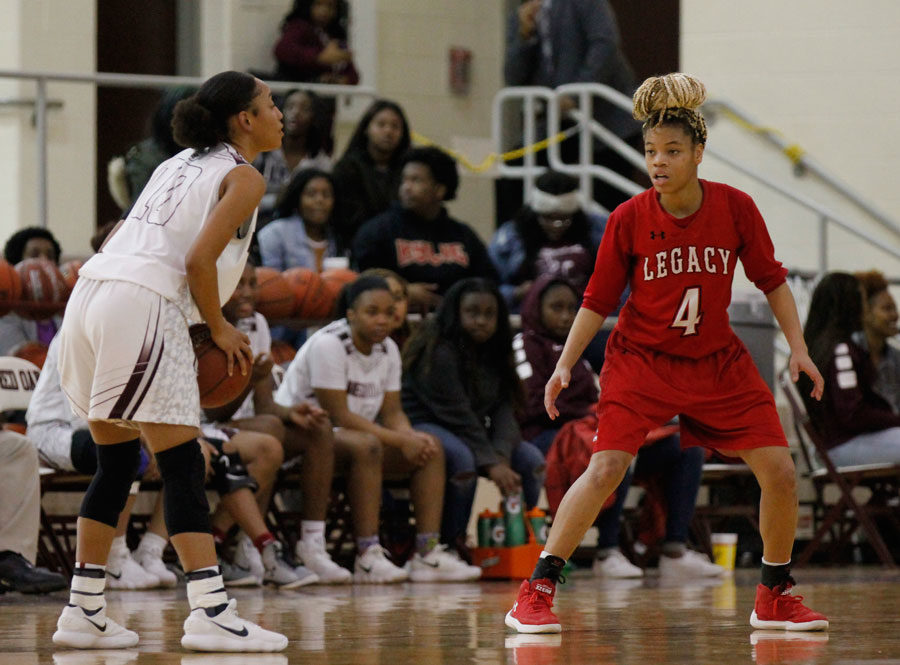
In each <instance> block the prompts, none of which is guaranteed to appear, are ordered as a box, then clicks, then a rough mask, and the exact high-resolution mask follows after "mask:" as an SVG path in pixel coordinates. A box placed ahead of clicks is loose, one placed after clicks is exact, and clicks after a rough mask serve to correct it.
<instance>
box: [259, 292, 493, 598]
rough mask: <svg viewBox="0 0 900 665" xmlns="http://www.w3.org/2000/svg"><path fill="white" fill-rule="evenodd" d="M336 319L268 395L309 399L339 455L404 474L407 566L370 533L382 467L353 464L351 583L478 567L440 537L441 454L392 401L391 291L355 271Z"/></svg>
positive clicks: (396, 372) (439, 575) (285, 400)
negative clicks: (412, 548)
mask: <svg viewBox="0 0 900 665" xmlns="http://www.w3.org/2000/svg"><path fill="white" fill-rule="evenodd" d="M343 295H344V303H343V308H344V310H345V311H344V312H343V313H344V314H345V316H344V318H341V319H339V320H337V321H334V322H332V323H331V324H329V325H328V326H326V327H325V328H322V329H321V330H319V331H318V332H316V333H315V334H314V335H313V336H312V337H310V339H309V340H308V341H307V342H306V344H305V345H303V347H302V348H301V349H300V352H299V353H298V354H297V355H296V357H295V358H294V360H293V361H292V362H291V364H290V366H289V367H288V369H287V371H286V372H285V375H284V380H283V381H282V383H281V386H279V388H278V392H277V393H276V394H275V399H276V401H278V403H279V404H282V405H284V406H289V405H292V404H296V403H298V402H299V401H301V400H304V399H314V400H315V401H316V402H317V403H318V404H319V405H320V406H321V407H322V408H323V409H325V411H326V412H327V413H328V415H329V416H330V417H331V420H332V422H333V423H334V424H335V426H336V427H337V429H336V430H335V445H336V449H337V451H338V460H339V462H340V458H341V457H347V456H348V455H347V452H349V451H350V450H356V451H365V454H366V455H368V456H370V457H372V458H375V459H378V460H379V461H380V462H381V464H380V465H379V471H381V470H382V469H383V472H384V474H385V475H392V476H394V475H400V476H404V477H406V476H408V477H409V479H410V493H411V497H412V505H413V510H414V515H415V521H416V553H415V554H414V555H413V558H412V561H411V563H410V566H409V572H407V570H405V569H403V568H398V567H397V566H395V565H394V564H393V563H391V562H390V561H388V560H387V558H386V557H385V551H384V549H383V548H382V547H381V544H380V541H379V537H378V518H379V513H380V506H381V492H382V489H381V477H382V476H381V473H380V472H379V473H377V474H371V475H367V476H366V477H360V476H356V475H354V474H353V472H352V471H351V475H350V478H349V480H350V482H349V485H348V491H349V495H350V504H351V510H352V512H353V524H354V531H355V534H356V544H357V556H356V563H355V566H354V568H355V572H354V579H355V580H356V581H357V582H371V583H385V582H400V581H403V580H405V579H407V577H408V578H409V579H411V580H412V581H413V582H439V581H448V582H449V581H466V580H473V579H477V578H478V577H480V576H481V570H480V569H479V568H477V567H473V566H468V565H466V564H464V563H463V562H462V561H460V559H459V558H458V557H457V556H455V553H451V552H449V551H448V550H447V548H446V546H445V545H441V544H440V540H439V528H440V523H441V511H442V509H443V498H444V497H443V491H442V490H443V485H444V456H443V453H442V450H441V444H440V443H439V442H438V440H437V439H436V438H435V437H434V436H433V435H432V434H429V433H426V432H421V431H417V430H414V429H413V428H412V426H411V425H410V422H409V419H408V418H407V417H406V414H405V413H404V412H403V408H402V406H401V404H400V352H399V351H398V350H397V345H396V344H394V342H393V340H391V339H390V338H388V334H389V333H390V330H391V328H390V326H391V321H392V318H393V315H394V298H393V296H392V295H391V292H390V288H389V287H388V285H387V282H385V281H384V280H383V279H381V278H380V277H364V278H360V279H357V280H356V281H355V282H354V283H353V284H351V285H350V286H348V287H347V289H346V290H345V291H344V294H343Z"/></svg>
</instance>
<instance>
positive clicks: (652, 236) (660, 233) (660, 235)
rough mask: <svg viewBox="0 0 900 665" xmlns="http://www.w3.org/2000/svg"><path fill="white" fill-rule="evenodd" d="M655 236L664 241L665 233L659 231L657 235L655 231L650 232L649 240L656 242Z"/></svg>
mask: <svg viewBox="0 0 900 665" xmlns="http://www.w3.org/2000/svg"><path fill="white" fill-rule="evenodd" d="M657 235H659V237H660V238H661V239H662V240H665V239H666V232H665V231H659V233H658V234H657V232H656V231H650V240H656V236H657Z"/></svg>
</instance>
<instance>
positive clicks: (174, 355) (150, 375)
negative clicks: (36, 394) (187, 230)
mask: <svg viewBox="0 0 900 665" xmlns="http://www.w3.org/2000/svg"><path fill="white" fill-rule="evenodd" d="M59 334H60V345H59V373H60V380H61V383H62V388H63V391H64V392H65V393H66V395H67V396H68V398H69V402H70V403H71V405H72V410H73V411H74V412H75V414H76V415H78V416H80V417H81V418H86V419H88V420H113V421H129V422H147V423H167V424H172V425H192V426H195V427H196V426H198V425H199V423H200V394H199V390H198V388H197V371H196V360H195V356H194V350H193V347H192V346H191V340H190V336H189V335H188V322H187V320H186V319H185V317H184V314H182V312H181V310H180V309H179V308H178V307H177V306H176V305H175V303H173V302H172V301H170V300H167V299H166V298H164V297H163V296H161V295H160V294H158V293H156V292H155V291H151V290H150V289H147V288H144V287H143V286H140V285H138V284H133V283H131V282H124V281H120V280H102V281H98V280H91V279H86V278H84V277H82V278H80V279H79V280H78V282H77V283H76V285H75V289H74V290H73V291H72V295H71V296H70V298H69V302H68V304H67V306H66V313H65V316H64V317H63V324H62V328H61V329H60V332H59Z"/></svg>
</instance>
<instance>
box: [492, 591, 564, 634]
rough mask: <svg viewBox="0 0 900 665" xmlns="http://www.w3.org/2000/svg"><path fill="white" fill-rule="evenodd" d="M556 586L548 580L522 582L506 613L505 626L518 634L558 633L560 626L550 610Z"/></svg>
mask: <svg viewBox="0 0 900 665" xmlns="http://www.w3.org/2000/svg"><path fill="white" fill-rule="evenodd" d="M555 594H556V585H555V584H554V583H553V582H551V581H550V580H548V579H541V580H534V581H533V582H530V581H528V580H524V581H523V582H522V586H520V587H519V597H518V598H516V603H515V605H513V608H512V609H511V610H510V611H509V612H507V613H506V625H507V626H509V627H510V628H512V629H514V630H517V631H519V632H520V633H559V632H561V631H562V626H560V625H559V619H557V618H556V615H555V614H554V613H553V611H552V610H551V609H550V608H551V607H553V596H554V595H555Z"/></svg>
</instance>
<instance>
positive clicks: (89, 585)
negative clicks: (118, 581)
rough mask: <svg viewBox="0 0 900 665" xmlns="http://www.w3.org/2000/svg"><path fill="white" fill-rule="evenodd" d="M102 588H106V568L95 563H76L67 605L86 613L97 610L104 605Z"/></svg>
mask: <svg viewBox="0 0 900 665" xmlns="http://www.w3.org/2000/svg"><path fill="white" fill-rule="evenodd" d="M104 588H106V566H101V565H99V564H96V563H76V564H75V572H74V574H73V575H72V586H71V590H70V591H69V604H70V605H77V606H78V607H80V608H82V609H84V610H88V611H94V610H99V609H100V608H102V607H103V606H104V605H105V604H106V602H105V600H104V598H103V590H104Z"/></svg>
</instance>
